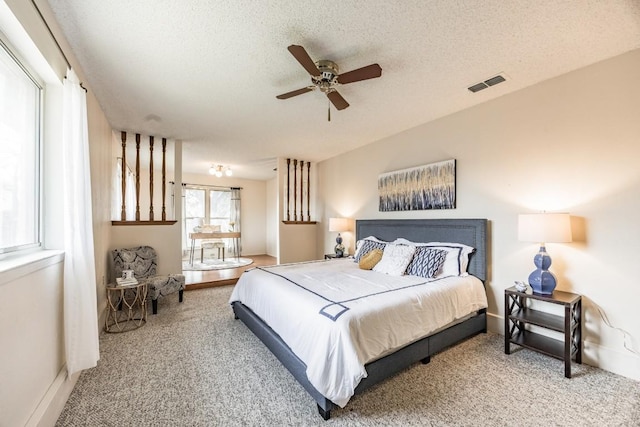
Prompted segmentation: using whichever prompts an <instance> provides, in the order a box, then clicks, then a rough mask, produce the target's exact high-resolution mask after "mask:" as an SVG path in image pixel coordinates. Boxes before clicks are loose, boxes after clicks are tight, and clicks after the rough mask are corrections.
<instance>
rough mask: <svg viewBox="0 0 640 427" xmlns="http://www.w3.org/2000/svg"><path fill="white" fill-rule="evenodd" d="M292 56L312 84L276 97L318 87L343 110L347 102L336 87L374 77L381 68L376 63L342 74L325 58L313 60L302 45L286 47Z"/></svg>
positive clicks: (288, 95)
mask: <svg viewBox="0 0 640 427" xmlns="http://www.w3.org/2000/svg"><path fill="white" fill-rule="evenodd" d="M287 49H288V50H289V52H291V54H292V55H293V57H294V58H296V60H297V61H298V62H299V63H300V65H302V66H303V67H304V69H305V70H307V72H308V73H309V74H310V75H311V83H312V85H310V86H307V87H303V88H302V89H297V90H294V91H291V92H287V93H283V94H282V95H278V96H276V98H278V99H288V98H291V97H294V96H297V95H302V94H303V93H307V92H311V91H313V90H316V89H320V91H322V93H324V94H326V95H327V98H329V101H331V103H332V104H333V105H334V107H336V109H338V110H344V109H345V108H347V107H348V106H349V103H348V102H347V101H346V100H345V99H344V98H343V97H342V95H340V93H338V91H337V90H336V87H338V86H339V85H345V84H348V83H354V82H359V81H361V80H367V79H375V78H376V77H380V76H381V75H382V68H380V65H378V64H371V65H367V66H366V67H362V68H358V69H355V70H352V71H349V72H346V73H343V74H339V68H338V64H336V63H335V62H333V61H329V60H327V59H321V60H319V61H317V62H314V61H313V60H312V59H311V57H310V56H309V54H308V53H307V51H306V50H305V49H304V47H302V46H298V45H295V44H294V45H291V46H289V47H288V48H287ZM329 120H331V111H330V110H329Z"/></svg>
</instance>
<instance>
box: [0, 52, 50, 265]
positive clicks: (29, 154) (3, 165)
mask: <svg viewBox="0 0 640 427" xmlns="http://www.w3.org/2000/svg"><path fill="white" fill-rule="evenodd" d="M0 94H2V95H1V96H0V255H1V254H6V253H9V252H15V251H18V250H22V249H27V248H32V247H37V246H40V242H41V238H40V236H41V230H40V219H41V218H40V112H41V98H42V88H41V86H40V85H39V84H38V83H37V82H36V80H35V79H34V78H33V77H32V76H31V74H29V73H28V72H27V70H26V69H25V67H24V66H23V65H22V64H21V63H20V62H19V61H18V59H17V58H16V57H15V56H14V55H13V54H12V53H11V52H10V51H9V49H8V47H7V46H6V45H5V44H4V43H3V42H2V40H0Z"/></svg>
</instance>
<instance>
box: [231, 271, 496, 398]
mask: <svg viewBox="0 0 640 427" xmlns="http://www.w3.org/2000/svg"><path fill="white" fill-rule="evenodd" d="M234 301H240V302H242V303H243V304H244V305H246V306H247V307H249V308H250V309H251V310H252V311H253V312H254V313H255V314H256V315H258V316H259V317H260V318H261V319H262V320H263V321H264V322H265V323H267V324H268V325H269V326H270V327H271V328H272V329H273V330H274V331H275V332H276V333H277V334H278V335H279V336H280V338H282V340H283V341H285V342H286V343H287V345H288V346H289V347H290V348H291V350H292V351H293V352H294V353H295V354H296V355H297V356H298V357H299V358H300V360H302V361H303V362H304V363H305V364H306V366H307V377H308V379H309V381H310V382H311V384H313V386H314V387H315V388H316V389H317V390H318V391H319V392H320V393H322V394H323V395H324V396H325V397H326V398H328V399H330V400H331V401H332V402H333V403H335V404H336V405H339V406H341V407H344V406H345V405H346V404H347V402H348V401H349V399H350V398H351V396H353V393H354V390H355V388H356V386H357V385H358V383H359V382H360V380H361V379H362V378H365V377H366V376H367V372H366V370H365V368H364V365H365V364H366V363H368V362H371V361H373V360H376V359H378V358H380V357H382V356H384V355H386V354H388V353H391V352H392V351H394V350H396V349H399V348H401V347H404V346H406V345H407V344H409V343H411V342H413V341H416V340H418V339H420V338H423V337H425V336H427V335H429V334H430V333H431V332H433V331H435V330H437V329H439V328H441V327H443V326H445V325H448V324H449V323H451V322H453V321H455V320H457V319H460V318H463V317H465V316H467V315H468V314H470V313H473V312H475V311H477V310H479V309H482V308H485V307H487V298H486V295H485V290H484V287H483V285H482V282H481V281H480V280H478V279H477V278H475V277H473V276H466V277H458V276H456V277H447V278H443V279H437V280H431V281H430V280H429V279H424V278H422V277H416V276H401V277H394V276H388V275H386V274H382V273H377V272H374V271H369V270H361V269H359V268H358V264H357V263H354V262H353V260H351V259H344V260H331V261H318V262H311V263H299V264H287V265H280V266H273V267H263V268H254V269H252V270H249V271H247V272H245V273H244V274H243V275H242V276H241V277H240V279H239V280H238V283H237V284H236V286H235V288H234V290H233V293H232V295H231V299H230V301H229V302H230V303H231V302H234Z"/></svg>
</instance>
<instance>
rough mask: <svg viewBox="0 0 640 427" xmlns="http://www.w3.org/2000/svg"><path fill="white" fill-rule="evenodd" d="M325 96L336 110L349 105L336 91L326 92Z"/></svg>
mask: <svg viewBox="0 0 640 427" xmlns="http://www.w3.org/2000/svg"><path fill="white" fill-rule="evenodd" d="M327 98H329V101H331V103H332V104H333V106H334V107H336V109H337V110H344V109H345V108H347V107H348V106H349V103H348V102H347V101H345V99H344V98H343V97H342V95H340V94H339V93H338V92H337V91H335V90H334V91H331V92H329V93H328V94H327Z"/></svg>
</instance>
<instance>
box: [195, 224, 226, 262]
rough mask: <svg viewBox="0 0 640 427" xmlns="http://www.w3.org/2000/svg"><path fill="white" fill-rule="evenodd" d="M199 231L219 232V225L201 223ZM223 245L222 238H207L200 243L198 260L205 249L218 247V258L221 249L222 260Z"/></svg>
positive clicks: (201, 259)
mask: <svg viewBox="0 0 640 427" xmlns="http://www.w3.org/2000/svg"><path fill="white" fill-rule="evenodd" d="M200 232H201V233H217V232H220V226H219V225H203V226H201V227H200ZM224 247H225V243H224V240H222V239H207V240H203V241H202V242H201V243H200V262H202V261H203V258H204V250H205V249H218V259H219V258H220V250H222V260H223V261H224Z"/></svg>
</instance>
